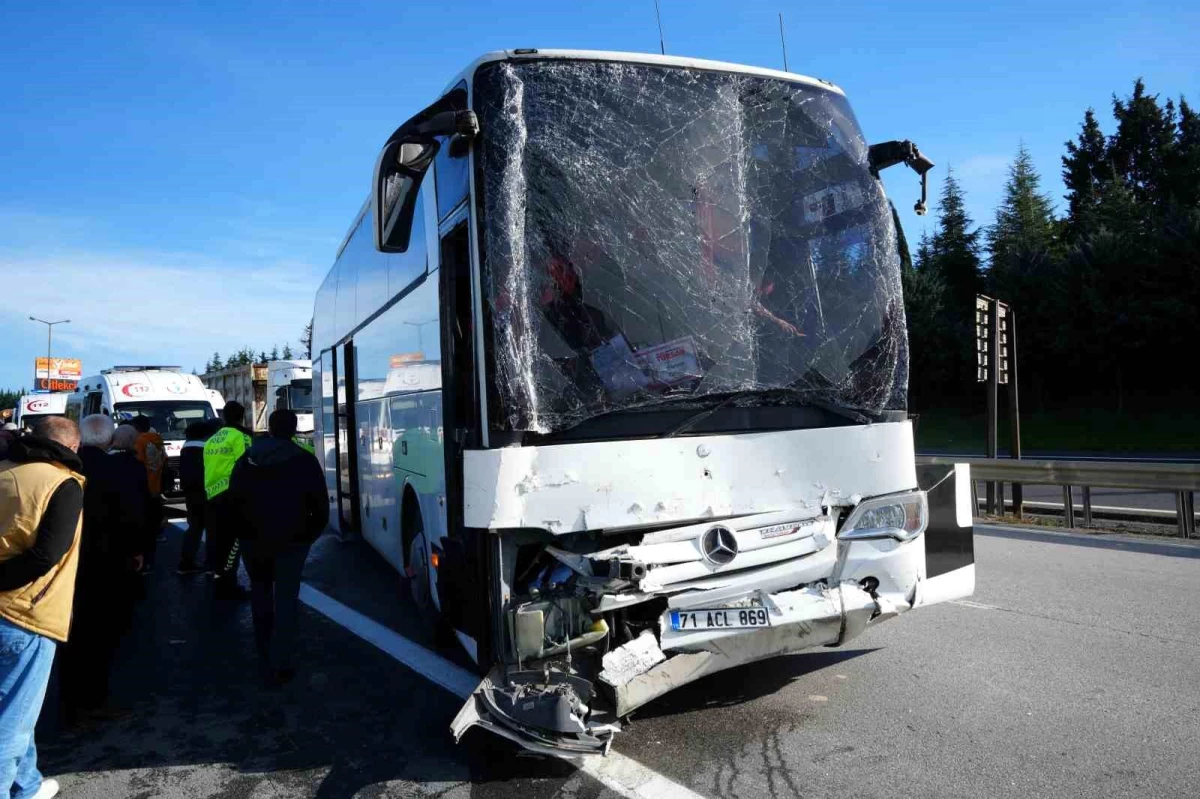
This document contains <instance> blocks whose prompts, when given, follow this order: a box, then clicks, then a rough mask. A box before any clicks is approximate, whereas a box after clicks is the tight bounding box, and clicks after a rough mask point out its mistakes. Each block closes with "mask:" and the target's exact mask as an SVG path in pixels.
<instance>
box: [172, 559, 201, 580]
mask: <svg viewBox="0 0 1200 799" xmlns="http://www.w3.org/2000/svg"><path fill="white" fill-rule="evenodd" d="M202 571H204V567H202V566H197V565H196V561H194V560H182V561H180V562H179V568H178V569H176V570H175V573H176V574H178V575H179V576H181V577H186V576H188V575H192V574H199V573H200V572H202Z"/></svg>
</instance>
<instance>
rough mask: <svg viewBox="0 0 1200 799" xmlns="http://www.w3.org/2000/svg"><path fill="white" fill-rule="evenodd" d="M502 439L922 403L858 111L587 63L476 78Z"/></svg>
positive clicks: (739, 84)
mask: <svg viewBox="0 0 1200 799" xmlns="http://www.w3.org/2000/svg"><path fill="white" fill-rule="evenodd" d="M473 98H474V99H473V104H474V107H475V110H476V113H477V114H478V115H479V118H480V126H481V131H482V132H481V136H480V139H479V141H478V144H477V149H476V170H477V171H476V190H477V198H476V203H477V209H478V211H479V213H478V223H479V228H480V252H481V280H482V284H483V286H484V292H483V295H484V296H483V299H484V333H485V342H486V353H485V362H486V363H487V364H488V365H489V369H488V371H489V375H488V378H489V416H490V425H491V428H492V429H493V430H494V431H505V432H521V431H525V432H534V433H542V434H547V433H549V434H553V433H556V432H559V431H565V430H569V429H572V428H575V427H578V426H579V425H581V424H583V423H586V422H588V421H589V420H591V419H595V418H597V417H600V416H610V415H612V414H614V413H624V412H627V411H637V412H644V411H653V410H658V409H662V408H663V407H665V406H667V405H669V406H670V407H672V408H673V409H678V408H686V407H688V404H689V402H691V403H692V405H694V406H695V407H699V408H703V407H704V406H705V404H706V403H710V402H711V399H710V397H711V398H721V397H729V396H733V395H736V401H737V403H738V404H739V405H743V406H744V405H762V404H774V405H778V404H787V405H817V406H826V407H828V406H835V407H836V408H839V409H848V410H850V411H856V412H861V413H862V414H863V416H864V418H878V416H879V414H881V413H883V412H886V411H899V412H903V411H904V410H905V408H906V403H907V381H908V341H907V332H906V325H905V318H904V308H903V301H902V295H901V285H900V258H899V250H898V247H897V244H896V231H895V227H894V224H893V218H892V212H891V206H890V204H889V203H888V201H887V198H886V196H885V195H884V192H883V187H882V184H881V183H880V181H879V180H878V178H876V177H875V176H873V175H872V174H871V172H870V168H869V164H868V148H867V144H866V141H865V139H864V138H863V135H862V133H861V131H860V129H859V126H858V123H857V121H856V120H855V118H854V115H853V112H852V111H851V110H850V107H849V104H848V103H847V101H846V99H845V97H844V96H842V95H841V94H840V93H839V92H836V91H833V90H828V89H825V88H821V87H818V86H815V85H813V84H812V83H810V82H799V81H789V80H785V79H781V78H772V77H764V76H757V75H752V74H745V73H734V72H717V71H706V70H693V69H683V68H680V67H668V66H661V65H651V64H635V63H617V62H606V61H587V60H577V59H571V60H560V59H546V60H520V61H503V62H493V63H488V64H485V65H483V66H482V67H480V69H479V70H478V71H477V72H476V75H475V80H474V88H473Z"/></svg>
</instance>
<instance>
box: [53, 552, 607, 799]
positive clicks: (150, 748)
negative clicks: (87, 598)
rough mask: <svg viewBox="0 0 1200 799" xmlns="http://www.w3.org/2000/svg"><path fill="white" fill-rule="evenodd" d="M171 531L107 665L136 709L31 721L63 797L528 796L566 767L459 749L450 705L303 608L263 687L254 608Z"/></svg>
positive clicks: (469, 740) (494, 749)
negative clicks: (217, 595) (287, 648)
mask: <svg viewBox="0 0 1200 799" xmlns="http://www.w3.org/2000/svg"><path fill="white" fill-rule="evenodd" d="M180 538H181V536H180V534H179V532H178V530H173V531H172V532H171V535H170V541H169V542H168V543H166V544H161V545H160V552H159V558H158V562H159V564H160V568H159V569H157V570H156V572H155V573H154V574H153V575H152V576H151V577H150V578H149V579H150V581H151V582H150V585H149V590H148V596H147V598H146V599H145V600H144V601H143V602H142V603H141V604H140V605H139V606H138V608H137V611H136V616H135V620H134V625H133V631H132V632H131V633H130V634H129V635H128V636H126V638H125V639H124V641H123V642H122V646H121V650H120V653H119V655H118V658H117V662H116V664H115V667H114V672H113V681H112V694H113V696H112V699H113V704H114V705H116V706H119V707H125V708H127V709H128V710H129V711H131V712H130V714H129V715H128V716H127V717H125V718H123V719H120V720H117V721H112V722H106V723H104V724H102V725H99V726H95V727H92V728H88V729H82V730H71V731H61V730H54V729H53V725H52V724H50V725H43V727H42V728H40V732H39V739H38V745H39V755H40V757H39V760H40V763H41V766H42V770H43V771H44V772H45V773H46V774H48V775H53V776H57V777H59V779H60V781H61V782H62V783H63V788H64V793H65V794H66V795H70V796H75V797H88V796H97V797H100V796H146V797H149V796H162V795H170V796H182V797H193V796H195V797H243V796H249V795H250V794H251V793H252V792H253V793H254V794H255V795H284V796H314V797H321V798H322V799H333V798H334V797H338V799H341V797H349V796H354V795H360V796H392V795H404V796H408V795H411V794H412V793H414V792H418V791H419V792H421V793H424V792H428V791H431V790H432V792H434V793H442V792H444V791H447V790H449V789H451V788H452V787H454V786H456V785H461V784H468V785H469V790H470V794H471V795H472V796H506V795H510V794H512V793H513V792H516V791H519V792H520V793H521V794H522V795H524V796H529V797H538V796H543V795H544V796H551V795H554V794H555V793H556V792H557V791H558V790H559V788H560V787H561V785H562V782H563V780H565V779H567V778H569V777H571V776H572V775H573V774H575V771H574V769H573V768H572V767H571V766H569V765H567V764H565V763H562V762H559V761H553V760H531V759H527V758H523V757H517V756H516V753H515V752H514V751H513V749H512V748H511V747H510V746H509V745H508V744H507V743H506V742H504V741H502V740H501V739H498V738H496V737H494V736H491V735H488V734H486V733H479V734H475V733H472V734H469V735H468V736H467V737H466V738H465V739H464V741H463V744H462V745H456V744H455V743H454V741H453V739H452V737H451V735H450V732H449V729H448V725H449V723H450V720H451V719H452V718H453V716H454V714H455V713H456V712H457V711H458V709H459V707H460V705H461V701H460V700H459V699H458V698H456V697H454V696H451V695H450V694H448V693H445V692H443V691H441V690H439V689H437V688H435V687H434V686H432V685H431V684H430V683H428V682H427V681H426V680H425V679H424V678H422V677H420V676H418V675H415V674H413V673H411V672H409V671H408V670H407V669H405V668H404V667H403V666H401V665H400V664H398V663H396V662H395V661H394V660H392V659H391V658H390V657H388V656H387V655H385V654H383V653H381V652H379V651H378V650H376V649H375V648H374V647H372V646H370V645H369V644H367V643H365V642H363V641H361V640H360V639H358V638H357V637H356V636H354V635H353V634H351V633H350V632H348V631H346V630H344V629H342V628H341V627H339V626H337V625H335V624H334V623H332V622H330V621H328V620H327V619H325V618H324V617H322V616H320V615H318V614H316V613H314V612H312V611H310V610H308V609H307V608H304V609H303V610H302V613H303V615H302V617H301V624H300V636H299V640H298V649H297V666H298V669H299V677H298V678H297V680H296V681H295V682H293V683H292V684H291V685H289V686H287V687H286V688H284V689H282V690H274V691H269V690H266V689H264V688H263V687H262V685H261V682H260V680H259V676H258V666H257V661H256V658H255V655H254V647H253V634H252V624H251V620H250V609H249V606H248V604H247V603H225V602H222V603H218V602H214V601H213V599H212V597H211V590H212V588H211V585H210V584H209V581H208V580H207V579H206V578H204V577H192V578H180V577H178V576H177V575H176V574H175V573H174V570H173V569H172V568H168V567H169V566H173V564H174V563H175V562H176V561H177V558H178V549H179V541H180ZM244 580H245V575H244V573H243V581H244ZM55 693H56V692H55V691H54V690H53V689H52V691H51V696H49V697H48V699H47V707H46V711H45V713H44V716H51V715H53V708H54V702H55V699H56V697H55V696H54V694H55ZM46 727H50V728H51V729H48V730H46ZM41 730H45V732H44V733H43V732H41ZM264 783H268V784H269V787H270V789H271V790H268V791H267V792H266V793H262V791H263V788H262V786H263V784H264ZM360 791H361V793H360ZM584 793H588V792H587V791H585V792H584Z"/></svg>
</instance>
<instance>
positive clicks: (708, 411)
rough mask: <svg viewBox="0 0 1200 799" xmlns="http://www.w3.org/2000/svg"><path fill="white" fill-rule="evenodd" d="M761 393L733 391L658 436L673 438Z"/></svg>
mask: <svg viewBox="0 0 1200 799" xmlns="http://www.w3.org/2000/svg"><path fill="white" fill-rule="evenodd" d="M762 393H763V392H761V391H735V392H733V393H732V394H728V395H726V396H725V397H723V398H722V399H721V401H720V402H718V403H717V404H716V405H712V406H710V407H708V408H703V409H701V410H699V411H696V412H695V413H693V414H692V415H691V416H689V417H688V418H686V419H684V420H683V421H682V422H680V423H679V424H677V425H675V426H674V427H672V428H671V429H670V430H668V431H667V432H665V433H663V434H662V435H661V436H659V438H674V437H675V436H677V435H679V434H680V433H683V432H686V431H688V430H690V429H692V428H693V427H695V426H696V425H698V424H700V423H701V422H703V421H704V420H705V419H707V418H708V417H710V416H712V415H713V414H714V413H716V412H717V411H719V410H721V409H722V408H728V407H729V406H730V405H732V404H733V403H735V402H737V401H738V400H739V399H741V398H742V397H749V396H753V395H754V394H762ZM692 399H697V398H696V397H692Z"/></svg>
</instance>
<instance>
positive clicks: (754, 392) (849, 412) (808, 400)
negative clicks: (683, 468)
mask: <svg viewBox="0 0 1200 799" xmlns="http://www.w3.org/2000/svg"><path fill="white" fill-rule="evenodd" d="M801 391H802V389H800V388H798V387H789V388H774V389H750V390H747V391H735V392H733V393H732V394H728V395H725V396H723V397H721V400H720V401H719V402H718V403H717V404H715V405H712V406H710V407H708V408H704V409H702V410H699V411H697V412H696V413H694V414H692V415H691V416H689V417H687V418H686V419H684V420H683V421H682V422H680V423H679V424H677V425H675V427H673V428H671V429H670V430H668V431H667V432H665V433H663V434H662V436H660V438H674V437H675V436H677V435H679V434H680V433H684V432H687V431H688V430H691V429H692V428H693V427H695V426H696V425H698V424H700V422H703V421H704V420H705V419H707V418H708V417H710V416H712V415H713V414H714V413H716V412H717V411H719V410H721V409H723V408H728V407H729V406H730V405H732V404H733V403H735V402H737V401H738V400H740V399H745V398H746V397H753V396H770V395H780V394H782V395H784V396H787V395H795V394H797V393H799V392H801ZM794 399H795V402H792V403H787V404H793V405H800V406H809V407H812V408H818V409H820V410H822V411H825V412H826V413H828V414H831V415H833V416H837V417H838V418H840V419H845V420H846V421H849V422H854V423H855V424H872V423H874V422H878V421H879V417H876V416H874V415H872V414H869V413H866V412H863V411H860V410H857V409H855V408H847V407H845V406H842V405H837V404H834V403H831V402H826V401H824V400H820V399H814V398H812V397H794Z"/></svg>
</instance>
